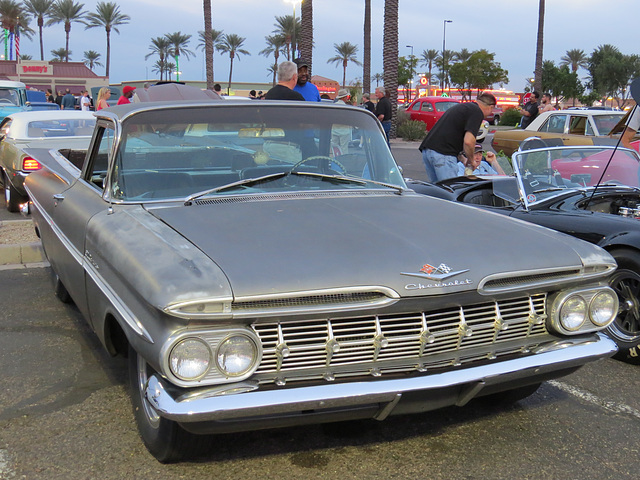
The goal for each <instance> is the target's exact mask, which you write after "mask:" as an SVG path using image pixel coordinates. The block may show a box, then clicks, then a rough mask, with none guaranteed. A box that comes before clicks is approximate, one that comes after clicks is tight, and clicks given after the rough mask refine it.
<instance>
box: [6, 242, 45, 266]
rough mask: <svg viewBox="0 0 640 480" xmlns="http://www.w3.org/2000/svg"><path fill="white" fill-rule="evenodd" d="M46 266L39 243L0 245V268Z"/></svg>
mask: <svg viewBox="0 0 640 480" xmlns="http://www.w3.org/2000/svg"><path fill="white" fill-rule="evenodd" d="M31 264H34V265H35V264H48V262H47V261H46V257H45V256H44V251H43V250H42V244H41V243H40V242H33V243H24V244H20V245H0V266H7V265H25V266H27V265H31Z"/></svg>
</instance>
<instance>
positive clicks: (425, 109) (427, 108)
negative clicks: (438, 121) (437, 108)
mask: <svg viewBox="0 0 640 480" xmlns="http://www.w3.org/2000/svg"><path fill="white" fill-rule="evenodd" d="M421 110H422V111H423V112H433V105H431V104H430V103H429V102H422V109H421Z"/></svg>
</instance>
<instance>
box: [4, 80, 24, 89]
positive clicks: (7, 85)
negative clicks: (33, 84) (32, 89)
mask: <svg viewBox="0 0 640 480" xmlns="http://www.w3.org/2000/svg"><path fill="white" fill-rule="evenodd" d="M0 88H27V86H26V85H25V84H24V83H22V82H13V81H11V80H0Z"/></svg>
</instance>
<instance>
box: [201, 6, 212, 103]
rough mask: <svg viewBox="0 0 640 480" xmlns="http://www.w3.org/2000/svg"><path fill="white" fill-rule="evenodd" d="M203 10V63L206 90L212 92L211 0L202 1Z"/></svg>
mask: <svg viewBox="0 0 640 480" xmlns="http://www.w3.org/2000/svg"><path fill="white" fill-rule="evenodd" d="M202 5H203V8H204V32H205V37H204V57H205V58H204V63H205V70H206V74H207V90H213V39H212V38H211V33H210V32H211V28H212V26H211V0H203V2H202Z"/></svg>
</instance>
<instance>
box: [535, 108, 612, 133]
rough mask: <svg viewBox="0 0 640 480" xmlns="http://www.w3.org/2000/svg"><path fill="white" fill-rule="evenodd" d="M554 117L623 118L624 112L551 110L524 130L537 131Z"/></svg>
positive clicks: (539, 116)
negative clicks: (547, 120)
mask: <svg viewBox="0 0 640 480" xmlns="http://www.w3.org/2000/svg"><path fill="white" fill-rule="evenodd" d="M556 115H573V116H582V117H599V116H603V115H620V116H623V115H624V112H620V111H617V110H568V109H567V110H551V111H549V112H543V113H541V114H539V115H538V116H537V117H536V118H535V119H534V120H533V121H532V122H531V123H530V124H529V125H528V126H527V128H525V130H535V131H537V130H538V127H540V125H542V123H544V121H545V120H546V119H547V118H549V117H551V116H556Z"/></svg>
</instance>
